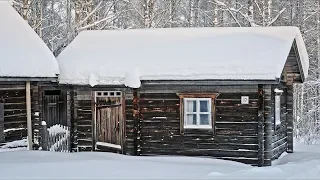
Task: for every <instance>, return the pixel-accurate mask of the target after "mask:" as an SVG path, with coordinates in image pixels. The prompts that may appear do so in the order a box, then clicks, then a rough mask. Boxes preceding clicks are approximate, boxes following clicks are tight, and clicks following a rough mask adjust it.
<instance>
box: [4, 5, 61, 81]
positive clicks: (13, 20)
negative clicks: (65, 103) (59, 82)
mask: <svg viewBox="0 0 320 180" xmlns="http://www.w3.org/2000/svg"><path fill="white" fill-rule="evenodd" d="M0 24H1V28H0V62H1V65H0V77H56V74H59V66H58V63H57V61H56V59H55V57H54V55H53V54H52V53H51V51H50V49H49V48H48V47H47V46H46V44H45V43H44V42H43V41H42V40H41V38H40V37H39V36H38V35H37V34H36V33H35V32H34V30H33V29H32V28H31V27H30V26H29V25H28V23H27V22H26V21H25V20H23V18H22V17H21V16H20V15H19V14H18V13H17V12H16V11H15V10H14V9H13V7H12V6H11V5H10V3H9V2H8V1H3V0H0Z"/></svg>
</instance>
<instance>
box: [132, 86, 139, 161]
mask: <svg viewBox="0 0 320 180" xmlns="http://www.w3.org/2000/svg"><path fill="white" fill-rule="evenodd" d="M139 101H140V96H139V92H138V89H137V88H134V89H133V118H134V155H135V156H139V155H140V107H139Z"/></svg>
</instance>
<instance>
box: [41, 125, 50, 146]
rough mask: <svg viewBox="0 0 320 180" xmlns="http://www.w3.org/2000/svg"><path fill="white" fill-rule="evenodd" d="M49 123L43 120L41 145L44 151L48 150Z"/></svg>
mask: <svg viewBox="0 0 320 180" xmlns="http://www.w3.org/2000/svg"><path fill="white" fill-rule="evenodd" d="M47 131H48V130H47V123H46V122H45V121H42V122H41V147H42V150H43V151H47V150H48V132H47Z"/></svg>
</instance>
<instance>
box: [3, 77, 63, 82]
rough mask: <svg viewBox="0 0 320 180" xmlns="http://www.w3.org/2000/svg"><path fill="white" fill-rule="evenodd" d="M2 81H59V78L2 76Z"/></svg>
mask: <svg viewBox="0 0 320 180" xmlns="http://www.w3.org/2000/svg"><path fill="white" fill-rule="evenodd" d="M0 81H2V82H3V81H8V82H13V81H14V82H26V81H36V82H44V81H47V82H58V78H57V77H56V78H54V77H52V78H41V77H34V78H29V77H0Z"/></svg>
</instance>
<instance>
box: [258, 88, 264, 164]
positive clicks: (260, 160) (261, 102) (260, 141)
mask: <svg viewBox="0 0 320 180" xmlns="http://www.w3.org/2000/svg"><path fill="white" fill-rule="evenodd" d="M263 98H264V92H263V85H260V84H259V85H258V145H259V147H258V166H259V167H262V166H263V164H264V100H263Z"/></svg>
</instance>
